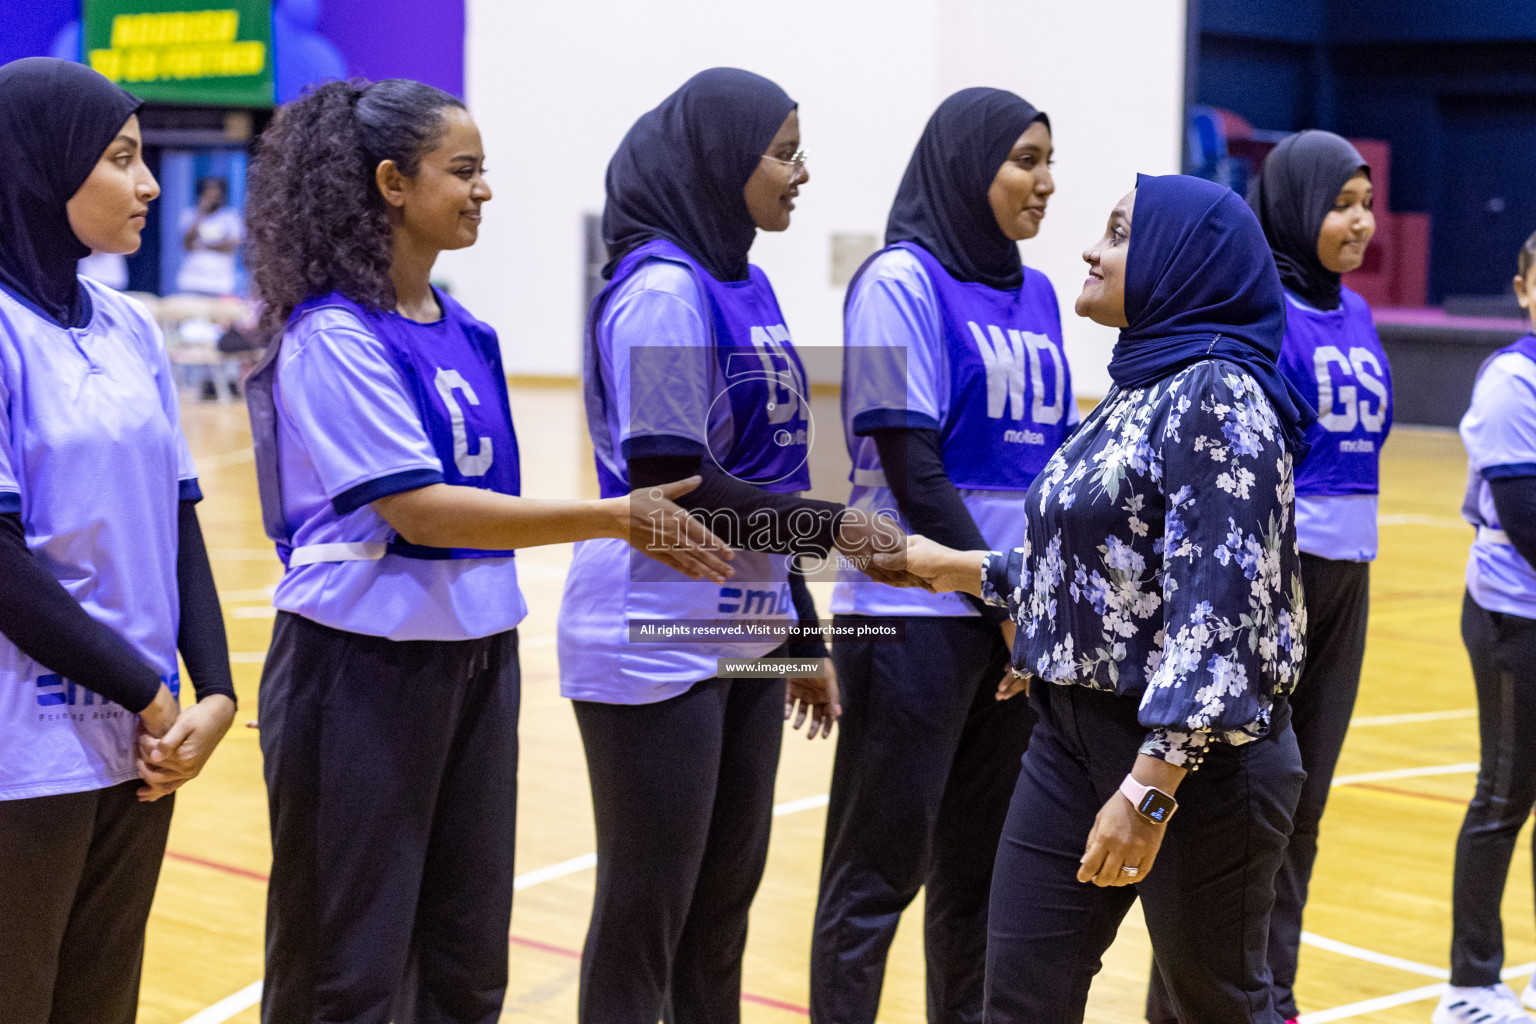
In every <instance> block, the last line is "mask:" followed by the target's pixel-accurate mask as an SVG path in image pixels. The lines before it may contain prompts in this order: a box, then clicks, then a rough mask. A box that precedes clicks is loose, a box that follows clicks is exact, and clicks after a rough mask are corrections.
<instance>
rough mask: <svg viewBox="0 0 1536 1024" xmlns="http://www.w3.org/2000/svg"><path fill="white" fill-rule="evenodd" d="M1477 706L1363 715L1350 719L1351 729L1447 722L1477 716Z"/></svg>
mask: <svg viewBox="0 0 1536 1024" xmlns="http://www.w3.org/2000/svg"><path fill="white" fill-rule="evenodd" d="M1476 717H1477V708H1455V709H1453V710H1448V711H1409V712H1405V713H1403V714H1400V715H1361V716H1359V717H1357V718H1352V719H1350V720H1349V727H1350V728H1351V729H1354V728H1357V727H1362V726H1364V727H1368V726H1373V725H1412V724H1413V723H1415V722H1445V721H1449V720H1450V719H1453V718H1476Z"/></svg>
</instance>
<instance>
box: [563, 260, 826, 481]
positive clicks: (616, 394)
mask: <svg viewBox="0 0 1536 1024" xmlns="http://www.w3.org/2000/svg"><path fill="white" fill-rule="evenodd" d="M651 260H665V261H667V262H669V263H674V264H677V265H680V266H682V267H685V268H687V270H688V271H689V273H690V275H691V276H692V278H693V281H694V283H695V284H696V285H697V287H698V291H699V295H700V297H701V299H702V303H701V307H702V309H703V310H704V312H705V313H706V314H707V321H708V322H707V325H706V326H707V330H708V343H709V351H708V352H702V351H699V350H698V349H697V348H696V347H679V346H674V345H668V344H666V343H664V342H663V343H659V344H655V345H645V344H638V345H637V344H633V343H629V344H627V345H626V346H625V350H624V351H623V352H617V351H614V352H611V353H610V357H611V358H610V362H611V365H612V366H613V367H614V368H615V369H614V370H613V371H612V372H611V378H612V379H607V378H604V377H603V375H602V372H601V366H602V365H603V364H602V362H601V361H600V360H597V359H592V358H589V361H588V366H587V380H586V389H587V399H588V403H589V406H591V407H593V409H594V410H612V409H624V410H626V412H625V413H624V414H623V415H618V416H614V415H604V414H599V415H597V416H594V417H593V422H596V423H601V424H603V425H604V426H605V427H607V433H608V434H609V436H608V437H607V438H604V439H598V438H596V437H594V443H595V444H598V446H599V449H600V450H599V451H598V452H597V455H598V459H597V466H598V476H599V479H600V482H601V484H602V493H603V495H604V496H605V497H611V496H614V495H618V494H624V493H627V492H628V491H629V485H628V480H627V479H626V477H627V474H625V473H623V472H622V466H623V461H624V459H625V458H627V456H628V455H629V454H630V453H631V452H632V451H644V452H665V451H666V447H665V444H666V441H667V440H669V439H675V440H680V441H683V442H693V443H696V444H702V445H703V446H704V448H705V450H706V452H707V457H708V458H710V459H711V460H712V461H713V462H714V463H715V465H717V466H718V467H719V468H720V469H721V470H722V471H724V472H726V473H729V474H730V475H731V476H734V477H736V478H737V479H739V480H742V481H745V482H746V483H750V484H753V485H755V486H758V487H762V488H764V489H766V490H770V491H774V492H777V493H790V492H796V491H804V490H807V489H809V487H810V486H811V477H810V467H809V455H810V444H809V442H810V437H809V429H810V428H809V424H810V393H809V389H808V388H807V386H806V380H805V367H804V366H803V364H802V363H801V361H800V357H799V355H798V354H797V353H796V352H795V346H794V343H793V342H792V341H791V340H790V336H789V329H788V328H787V327H786V326H785V324H784V314H783V313H782V312H781V311H780V310H779V304H778V300H777V299H776V298H775V297H774V294H773V288H772V287H771V286H770V285H769V283H768V279H767V277H766V276H765V275H764V274H763V272H762V271H761V270H760V269H759V268H757V267H755V266H754V267H752V268H751V271H750V274H749V276H748V278H747V280H745V281H717V280H715V278H713V277H711V276H710V274H709V273H708V271H706V270H705V269H704V268H703V267H701V266H699V265H698V264H697V263H696V262H694V260H693V259H692V258H691V257H689V256H688V254H687V253H685V252H683V250H681V249H680V248H678V247H677V246H676V245H674V244H672V243H671V242H668V241H666V240H664V239H655V240H653V241H650V242H647V243H646V244H644V245H642V246H640V247H639V248H637V249H635V250H634V251H633V252H631V253H629V254H628V255H627V256H626V257H625V258H624V259H623V260H622V261H621V262H620V263H619V266H618V267H617V269H616V270H615V272H614V275H613V280H612V281H611V282H610V283H609V284H608V286H607V287H606V288H605V289H604V290H603V292H602V294H601V295H599V297H598V299H597V301H596V302H594V303H593V307H592V314H591V319H590V321H589V326H588V331H589V334H590V335H591V337H589V341H588V349H589V356H591V355H593V354H595V353H596V352H597V350H598V348H599V345H600V339H598V338H597V337H596V324H598V323H599V322H600V321H601V319H602V317H603V313H604V310H605V309H606V307H607V303H608V300H609V298H610V297H611V296H612V295H613V294H614V293H615V292H616V291H618V290H619V289H620V288H621V287H622V286H623V285H624V284H625V282H626V281H627V280H628V279H629V277H630V276H631V275H632V274H634V273H635V272H636V271H637V270H639V268H640V267H641V266H642V265H644V264H645V263H646V262H647V261H651ZM600 441H601V442H602V443H599V442H600ZM607 446H611V447H612V450H611V451H606V452H605V450H604V449H605V448H607ZM693 450H697V448H696V447H694V448H693ZM605 453H606V454H607V455H608V458H605V457H604V455H605ZM609 463H612V466H611V467H610V465H609Z"/></svg>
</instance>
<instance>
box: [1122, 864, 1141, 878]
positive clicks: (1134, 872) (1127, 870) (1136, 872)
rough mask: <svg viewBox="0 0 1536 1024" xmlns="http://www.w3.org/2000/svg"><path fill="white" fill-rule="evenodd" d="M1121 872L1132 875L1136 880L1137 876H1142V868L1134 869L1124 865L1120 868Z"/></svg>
mask: <svg viewBox="0 0 1536 1024" xmlns="http://www.w3.org/2000/svg"><path fill="white" fill-rule="evenodd" d="M1120 870H1121V871H1122V872H1123V873H1125V874H1127V875H1130V876H1131V877H1132V878H1135V877H1136V876H1137V875H1139V874H1141V868H1133V867H1131V866H1130V865H1129V864H1122V865H1121V866H1120Z"/></svg>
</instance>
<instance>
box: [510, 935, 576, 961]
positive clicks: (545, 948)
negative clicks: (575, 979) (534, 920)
mask: <svg viewBox="0 0 1536 1024" xmlns="http://www.w3.org/2000/svg"><path fill="white" fill-rule="evenodd" d="M507 941H508V942H510V943H512V945H514V946H527V947H528V948H529V949H537V950H540V951H542V952H545V953H553V954H555V956H563V957H567V958H569V959H571V960H580V959H581V951H580V950H577V949H569V948H567V947H565V946H557V945H555V944H554V943H552V942H540V941H539V940H538V939H525V938H521V937H520V936H517V935H508V936H507Z"/></svg>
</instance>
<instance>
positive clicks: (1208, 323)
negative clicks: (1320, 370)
mask: <svg viewBox="0 0 1536 1024" xmlns="http://www.w3.org/2000/svg"><path fill="white" fill-rule="evenodd" d="M1125 262H1126V266H1125V318H1126V320H1127V321H1128V322H1129V324H1130V326H1128V327H1126V328H1125V329H1123V330H1122V331H1121V332H1120V339H1119V340H1118V341H1117V342H1115V350H1114V354H1113V355H1112V357H1111V358H1110V362H1109V375H1110V377H1111V378H1113V379H1114V382H1115V383H1116V384H1117V385H1118V386H1120V387H1121V388H1127V389H1129V388H1140V387H1147V386H1148V385H1151V384H1154V383H1156V382H1157V381H1160V380H1162V379H1164V378H1165V377H1168V376H1171V375H1172V374H1174V373H1177V372H1178V371H1179V370H1182V369H1183V368H1184V367H1186V366H1189V365H1190V364H1192V363H1197V362H1199V361H1201V360H1202V359H1225V360H1227V361H1228V362H1231V363H1235V364H1236V365H1238V366H1240V367H1242V368H1243V369H1244V370H1246V371H1247V372H1248V373H1250V374H1252V375H1253V378H1254V380H1256V381H1257V382H1258V384H1259V387H1260V388H1261V389H1262V390H1263V392H1264V394H1265V395H1267V396H1268V397H1269V401H1270V404H1271V405H1273V406H1274V409H1275V414H1276V415H1277V416H1278V417H1279V420H1280V427H1281V429H1282V430H1283V431H1284V433H1285V440H1286V446H1287V447H1288V448H1289V449H1290V451H1291V454H1292V455H1293V456H1295V457H1296V458H1297V459H1298V460H1299V459H1300V458H1302V456H1304V455H1305V454H1306V451H1307V443H1306V430H1307V425H1308V424H1310V423H1311V422H1312V421H1313V420H1314V419H1316V418H1317V412H1316V410H1314V409H1313V408H1312V406H1311V404H1310V403H1309V402H1308V401H1307V399H1306V398H1305V397H1304V396H1303V395H1302V394H1301V392H1300V391H1298V390H1296V388H1295V387H1294V386H1293V385H1292V384H1291V383H1290V381H1288V380H1286V379H1285V377H1284V376H1282V375H1281V373H1280V371H1279V370H1278V369H1276V367H1275V359H1276V358H1277V357H1278V356H1279V354H1280V342H1281V339H1282V338H1283V337H1284V336H1285V293H1284V292H1283V291H1282V290H1281V287H1280V275H1279V274H1278V273H1277V272H1276V271H1275V262H1274V260H1273V259H1272V258H1271V256H1270V252H1269V243H1268V242H1267V241H1266V240H1265V238H1264V231H1263V229H1262V228H1260V227H1259V222H1258V220H1257V218H1255V217H1254V215H1253V211H1252V210H1250V209H1248V207H1247V205H1245V204H1244V203H1243V201H1242V200H1241V199H1239V198H1238V197H1237V194H1236V193H1235V192H1233V191H1232V190H1231V189H1229V188H1227V187H1226V186H1224V185H1218V184H1216V183H1215V182H1211V181H1206V180H1204V179H1202V178H1193V177H1188V176H1186V175H1182V174H1169V175H1164V176H1162V177H1153V176H1151V175H1146V174H1138V175H1137V176H1136V206H1135V209H1134V210H1133V212H1132V214H1131V242H1130V249H1129V250H1128V251H1127V252H1126V260H1125Z"/></svg>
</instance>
